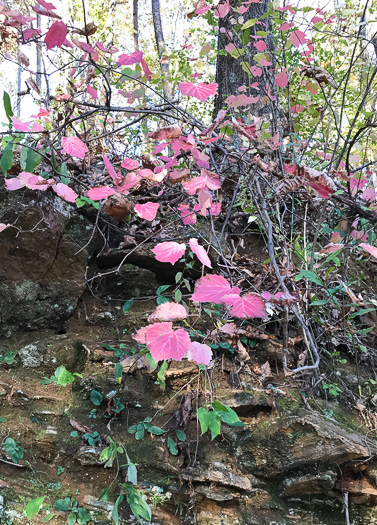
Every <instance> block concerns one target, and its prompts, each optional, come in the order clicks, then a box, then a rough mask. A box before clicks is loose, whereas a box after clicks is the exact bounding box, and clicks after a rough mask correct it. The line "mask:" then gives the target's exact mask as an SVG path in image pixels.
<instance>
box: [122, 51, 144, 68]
mask: <svg viewBox="0 0 377 525" xmlns="http://www.w3.org/2000/svg"><path fill="white" fill-rule="evenodd" d="M142 58H143V53H142V52H141V51H135V52H134V53H131V54H130V55H120V57H119V58H118V60H117V65H118V66H131V65H132V64H137V63H138V62H140V61H141V59H142Z"/></svg>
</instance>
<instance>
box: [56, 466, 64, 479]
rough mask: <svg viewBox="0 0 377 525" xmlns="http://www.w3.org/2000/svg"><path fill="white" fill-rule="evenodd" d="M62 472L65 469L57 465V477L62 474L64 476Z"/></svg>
mask: <svg viewBox="0 0 377 525" xmlns="http://www.w3.org/2000/svg"><path fill="white" fill-rule="evenodd" d="M64 471H65V468H64V467H62V466H61V465H59V466H58V470H57V475H58V476H61V475H62V474H64Z"/></svg>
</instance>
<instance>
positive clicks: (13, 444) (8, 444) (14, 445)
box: [3, 437, 25, 463]
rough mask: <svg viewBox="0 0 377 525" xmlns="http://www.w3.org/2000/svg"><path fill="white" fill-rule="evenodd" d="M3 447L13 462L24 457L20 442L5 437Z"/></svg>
mask: <svg viewBox="0 0 377 525" xmlns="http://www.w3.org/2000/svg"><path fill="white" fill-rule="evenodd" d="M3 449H4V451H5V453H6V454H7V455H8V456H9V457H10V459H11V460H12V461H13V463H18V462H19V461H20V459H22V458H23V457H24V452H25V449H24V448H22V447H20V442H19V441H15V440H14V439H12V438H10V437H7V438H6V439H5V441H4V442H3Z"/></svg>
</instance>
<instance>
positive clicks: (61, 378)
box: [41, 366, 82, 386]
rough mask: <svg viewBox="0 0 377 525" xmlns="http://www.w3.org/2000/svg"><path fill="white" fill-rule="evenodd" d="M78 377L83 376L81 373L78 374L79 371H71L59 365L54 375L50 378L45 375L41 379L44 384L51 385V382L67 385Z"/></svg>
mask: <svg viewBox="0 0 377 525" xmlns="http://www.w3.org/2000/svg"><path fill="white" fill-rule="evenodd" d="M76 377H80V378H82V375H81V374H78V373H77V372H73V374H72V373H71V372H69V371H68V370H67V369H66V367H65V366H59V367H58V368H57V369H56V370H55V372H54V375H53V376H51V377H50V378H48V377H44V378H43V380H42V381H41V383H42V385H50V384H51V383H55V384H56V385H59V386H67V385H69V384H71V383H73V382H74V380H75V379H76Z"/></svg>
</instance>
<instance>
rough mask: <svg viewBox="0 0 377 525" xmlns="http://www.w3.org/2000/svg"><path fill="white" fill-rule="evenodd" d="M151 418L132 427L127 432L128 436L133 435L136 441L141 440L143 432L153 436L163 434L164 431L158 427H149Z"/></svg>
mask: <svg viewBox="0 0 377 525" xmlns="http://www.w3.org/2000/svg"><path fill="white" fill-rule="evenodd" d="M151 421H152V418H151V417H146V418H145V419H144V421H142V422H141V423H138V424H137V425H132V426H131V427H130V428H129V429H128V432H129V434H134V435H135V439H137V440H138V441H139V440H140V439H143V437H144V435H145V432H149V433H150V434H153V435H154V436H161V435H162V434H165V432H166V430H163V429H162V428H160V427H156V426H154V425H151Z"/></svg>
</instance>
